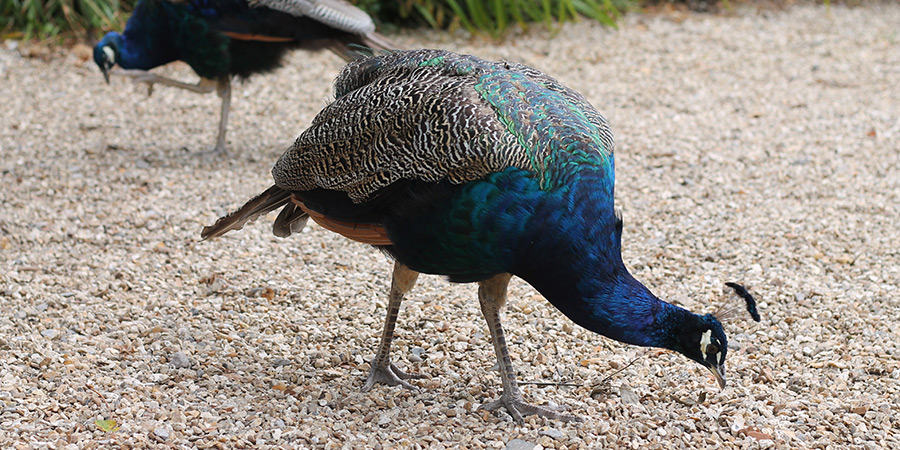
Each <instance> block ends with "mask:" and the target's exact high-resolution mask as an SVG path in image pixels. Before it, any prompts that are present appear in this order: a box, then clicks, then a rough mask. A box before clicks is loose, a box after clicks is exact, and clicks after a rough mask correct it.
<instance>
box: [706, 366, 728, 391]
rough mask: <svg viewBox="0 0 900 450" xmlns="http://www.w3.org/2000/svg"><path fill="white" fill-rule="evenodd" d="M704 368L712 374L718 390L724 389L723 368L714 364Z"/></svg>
mask: <svg viewBox="0 0 900 450" xmlns="http://www.w3.org/2000/svg"><path fill="white" fill-rule="evenodd" d="M706 367H707V368H708V369H709V371H710V372H712V374H713V376H714V377H716V383H719V389H725V368H724V367H722V366H720V365H716V364H709V365H707V366H706Z"/></svg>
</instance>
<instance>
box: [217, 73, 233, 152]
mask: <svg viewBox="0 0 900 450" xmlns="http://www.w3.org/2000/svg"><path fill="white" fill-rule="evenodd" d="M216 94H218V95H219V98H220V99H222V110H221V114H220V116H219V135H218V137H217V138H216V147H215V148H214V149H213V150H212V153H214V154H221V153H225V130H226V128H227V127H228V109H229V107H230V106H231V80H230V79H229V78H228V77H222V78H219V80H218V81H217V82H216Z"/></svg>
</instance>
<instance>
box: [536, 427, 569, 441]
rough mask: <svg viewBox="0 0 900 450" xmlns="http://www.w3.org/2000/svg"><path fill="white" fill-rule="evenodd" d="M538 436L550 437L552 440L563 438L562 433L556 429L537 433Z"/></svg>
mask: <svg viewBox="0 0 900 450" xmlns="http://www.w3.org/2000/svg"><path fill="white" fill-rule="evenodd" d="M538 434H539V435H541V436H550V437H551V438H553V439H562V437H563V436H565V435H564V434H563V432H562V431H559V430H557V429H556V428H548V429H546V430H541V431H539V432H538Z"/></svg>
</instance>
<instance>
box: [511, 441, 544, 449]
mask: <svg viewBox="0 0 900 450" xmlns="http://www.w3.org/2000/svg"><path fill="white" fill-rule="evenodd" d="M536 446H537V444H533V443H531V442H528V441H523V440H522V439H512V440H510V441H509V442H507V443H506V450H532V449H534V448H535V447H536Z"/></svg>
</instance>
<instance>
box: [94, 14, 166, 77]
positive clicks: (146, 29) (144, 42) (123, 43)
mask: <svg viewBox="0 0 900 450" xmlns="http://www.w3.org/2000/svg"><path fill="white" fill-rule="evenodd" d="M163 3H165V2H159V1H146V0H144V1H140V2H138V4H137V6H136V7H135V10H134V12H133V13H132V14H131V17H130V18H129V19H128V23H127V24H126V25H125V31H123V32H122V34H121V35H120V34H119V33H116V32H109V33H107V34H106V36H104V37H103V40H102V41H101V45H102V44H106V43H112V44H113V48H114V49H115V51H116V63H117V64H118V65H119V66H120V67H122V68H124V69H141V70H150V69H152V68H154V67H159V66H162V65H164V64H168V63H170V62H172V61H175V60H176V59H177V56H178V52H177V51H176V49H175V33H174V30H172V29H171V28H172V24H171V21H170V18H169V17H168V15H167V14H166V13H165V11H164V10H163V8H166V7H169V8H173V7H177V5H164V4H163Z"/></svg>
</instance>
